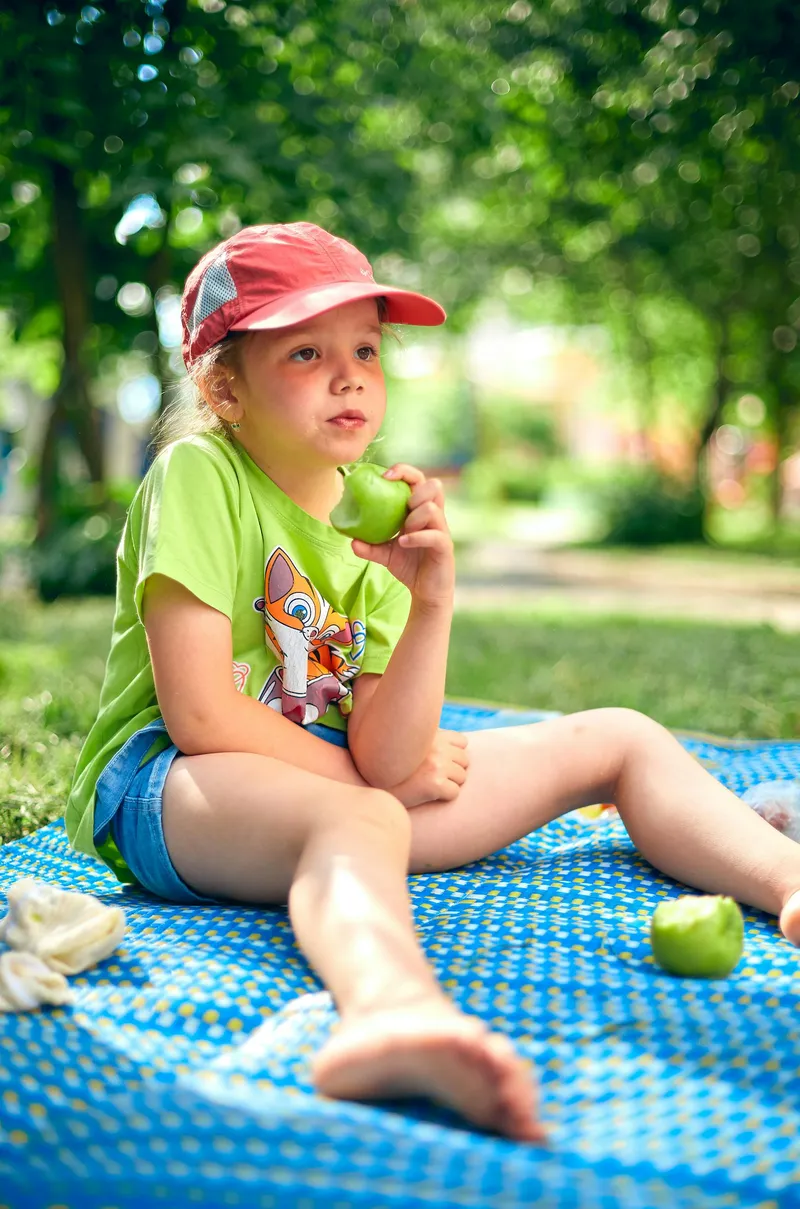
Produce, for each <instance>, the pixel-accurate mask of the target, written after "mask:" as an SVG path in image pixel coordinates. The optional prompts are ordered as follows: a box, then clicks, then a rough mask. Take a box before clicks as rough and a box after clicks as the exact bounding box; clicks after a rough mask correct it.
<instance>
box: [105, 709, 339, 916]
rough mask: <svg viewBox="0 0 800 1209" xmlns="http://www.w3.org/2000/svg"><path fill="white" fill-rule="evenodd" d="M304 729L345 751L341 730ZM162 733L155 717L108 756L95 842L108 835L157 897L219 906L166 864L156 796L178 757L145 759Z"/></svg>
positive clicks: (168, 752)
mask: <svg viewBox="0 0 800 1209" xmlns="http://www.w3.org/2000/svg"><path fill="white" fill-rule="evenodd" d="M305 729H306V730H307V731H308V732H309V733H310V734H313V735H318V736H319V738H321V739H325V740H326V741H327V742H328V743H333V744H334V745H335V746H337V747H346V746H347V734H346V732H345V731H339V730H334V729H333V728H332V727H330V726H320V725H319V724H316V723H314V724H312V725H310V726H306V727H305ZM165 733H166V727H165V725H164V723H163V721H162V720H161V719H160V718H159V719H157V720H156V721H155V722H151V723H150V725H149V726H145V727H143V728H142V729H141V730H138V731H137V732H136V734H134V735H131V737H130V739H128V741H127V743H125V744H124V745H123V746H122V747H121V748H120V750H119V751H118V752H117V753H116V754H115V755H114V756H112V758H111V759H110V760H109V762H108V764H107V765H106V767H105V768H104V769H103V771H102V773H101V774H100V776H99V778H98V781H97V786H96V791H95V792H96V804H95V821H94V840H95V843H96V844H98V843H102V842H103V841H104V840H105V839H106V838H107V837H108V835H109V834H110V835H111V837H112V839H113V840H114V843H115V844H116V846H117V848H118V849H119V852H120V855H121V856H122V858H123V860H124V861H125V864H126V865H127V866H128V868H129V869H130V871H131V873H132V874H133V875H134V877H135V878H136V880H137V881H138V882H139V883H140V884H141V885H142V886H143V887H144V889H145V890H149V892H150V893H151V894H155V895H157V896H158V897H159V898H164V899H167V900H168V901H169V902H173V903H221V902H226V901H230V900H226V899H221V898H209V897H207V896H205V895H202V894H197V893H195V891H194V890H192V889H191V887H190V886H187V885H186V882H184V881H183V880H182V878H180V877H179V876H178V872H177V870H176V868H175V866H174V865H173V863H172V861H171V860H170V856H169V852H168V851H167V845H166V842H165V840H164V828H163V826H162V822H161V795H162V793H163V791H164V782H165V781H166V779H167V773H168V772H169V770H170V768H171V766H172V761H173V760H174V759H175V757H176V756H179V755H181V752H180V751H179V750H178V748H177V747H176V746H175V744H174V743H171V744H170V745H169V747H166V748H165V749H164V750H163V751H161V752H159V753H158V754H157V755H155V756H153V757H152V758H151V759H149V760H147V761H146V762H145V763H142V761H143V760H145V757H146V756H147V754H148V752H149V751H150V749H151V747H152V746H153V743H154V741H155V740H156V739H157V738H158V737H159V736H160V735H163V734H165Z"/></svg>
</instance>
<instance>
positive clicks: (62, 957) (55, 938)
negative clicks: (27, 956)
mask: <svg viewBox="0 0 800 1209" xmlns="http://www.w3.org/2000/svg"><path fill="white" fill-rule="evenodd" d="M124 935H125V913H124V912H123V911H122V909H121V908H120V907H107V906H106V905H105V903H101V902H100V900H99V898H95V897H94V895H93V894H78V893H76V892H74V891H71V890H59V889H58V887H57V886H51V885H48V884H47V883H46V882H40V881H37V880H36V879H35V878H32V877H25V878H22V879H21V880H20V881H17V882H14V883H13V885H12V886H11V888H10V889H9V891H8V914H7V915H6V916H5V917H4V918H3V919H0V940H4V941H5V942H6V944H7V945H8V946H9V947H10V948H12V949H17V950H20V951H24V952H27V953H32V954H34V955H35V956H36V957H38V958H39V959H40V960H41V961H43V962H44V963H45V964H46V965H47V966H49V967H50V969H51V970H55V971H56V972H57V973H58V974H80V973H81V971H82V970H88V969H89V967H90V966H93V965H96V964H97V962H98V961H103V959H104V958H106V957H108V956H109V954H110V953H113V951H114V949H116V948H117V946H118V945H119V944H120V942H121V940H122V938H123V936H124Z"/></svg>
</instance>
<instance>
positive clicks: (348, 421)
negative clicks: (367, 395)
mask: <svg viewBox="0 0 800 1209" xmlns="http://www.w3.org/2000/svg"><path fill="white" fill-rule="evenodd" d="M366 422H367V417H366V416H365V415H364V413H363V412H362V411H340V412H339V414H338V416H331V418H330V420H329V421H328V423H329V424H335V425H336V427H337V428H344V429H356V428H363V427H364V425H365V424H366Z"/></svg>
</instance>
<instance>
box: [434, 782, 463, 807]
mask: <svg viewBox="0 0 800 1209" xmlns="http://www.w3.org/2000/svg"><path fill="white" fill-rule="evenodd" d="M460 791H461V786H460V785H458V784H457V783H456V782H455V781H451V780H450V778H449V777H448V779H447V780H446V781H443V782H442V784H441V785H440V786H439V788H438V789H437V791H436V797H437V801H439V802H454V801H455V800H456V798H457V797H458V795H459V793H460Z"/></svg>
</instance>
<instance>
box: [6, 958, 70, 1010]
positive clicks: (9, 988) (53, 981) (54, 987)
mask: <svg viewBox="0 0 800 1209" xmlns="http://www.w3.org/2000/svg"><path fill="white" fill-rule="evenodd" d="M73 998H74V995H73V992H72V991H71V990H70V988H69V985H68V983H67V980H66V978H65V977H64V975H63V974H57V973H56V971H55V970H51V969H50V967H49V966H46V965H45V963H44V962H43V961H42V959H41V958H40V957H37V956H36V955H35V954H34V953H18V952H17V951H16V950H15V949H9V950H8V951H7V952H5V953H0V1012H32V1011H33V1010H34V1008H38V1007H41V1006H42V1004H43V1003H50V1004H56V1005H58V1006H61V1005H63V1004H65V1003H72V1001H73Z"/></svg>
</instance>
